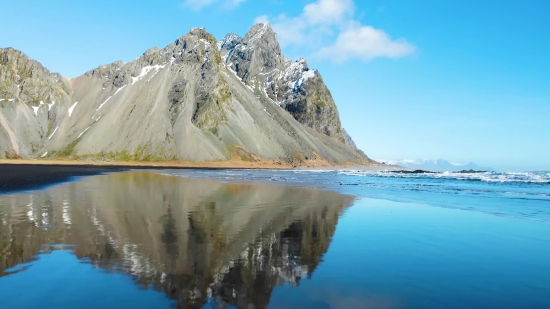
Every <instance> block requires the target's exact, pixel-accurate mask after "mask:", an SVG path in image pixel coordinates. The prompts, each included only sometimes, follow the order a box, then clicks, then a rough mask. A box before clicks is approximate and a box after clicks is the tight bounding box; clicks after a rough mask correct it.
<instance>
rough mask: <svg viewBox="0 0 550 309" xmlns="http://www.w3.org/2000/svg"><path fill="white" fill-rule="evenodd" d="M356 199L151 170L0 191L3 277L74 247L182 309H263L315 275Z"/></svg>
mask: <svg viewBox="0 0 550 309" xmlns="http://www.w3.org/2000/svg"><path fill="white" fill-rule="evenodd" d="M352 202H353V197H351V196H347V195H341V194H337V193H334V192H329V191H320V190H311V189H299V188H288V187H281V186H257V185H244V184H226V183H219V182H215V181H211V180H200V179H184V178H179V177H170V176H162V175H158V174H155V173H152V172H128V173H118V174H110V175H101V176H94V177H89V178H85V179H83V180H80V181H77V182H71V183H66V184H63V185H59V186H56V187H51V188H48V189H46V190H42V191H36V192H31V193H25V194H14V195H5V196H1V197H0V277H2V276H6V275H10V274H13V272H8V271H7V270H8V269H10V268H12V267H14V266H17V265H19V264H23V263H28V262H30V261H32V260H33V259H35V258H36V255H37V254H38V253H39V252H40V253H44V252H46V253H47V251H48V250H56V248H58V245H59V244H67V245H71V247H70V248H71V249H72V250H74V254H75V255H76V256H77V257H78V258H79V259H81V260H82V261H84V262H86V263H91V264H92V265H94V266H96V267H99V268H101V269H103V270H105V271H108V272H116V273H124V274H127V275H130V276H132V278H133V279H134V282H135V283H136V284H138V285H139V286H142V287H144V288H147V287H152V288H154V289H155V290H158V291H162V292H164V293H165V294H166V295H167V296H168V297H169V298H170V299H173V300H175V301H177V303H178V306H179V307H182V308H200V307H202V306H204V305H205V304H206V303H207V302H209V303H210V304H214V305H215V307H217V308H218V307H219V308H224V307H228V306H230V305H233V306H236V307H239V308H245V307H246V308H264V307H266V306H267V305H268V304H269V301H270V297H271V293H272V291H273V289H274V288H275V286H277V285H282V284H285V285H299V284H300V281H301V280H303V279H306V278H308V277H310V276H311V275H312V273H313V272H314V271H315V269H316V267H318V265H319V263H320V262H321V260H322V256H323V254H324V253H326V252H327V250H328V247H329V245H330V242H331V239H332V236H333V235H334V232H335V229H336V225H337V222H338V218H339V216H340V215H341V213H342V212H343V211H344V209H345V208H346V207H348V206H349V205H350V204H351V203H352ZM62 247H63V246H62ZM63 248H65V249H66V247H63ZM19 271H24V268H21V269H20V270H19Z"/></svg>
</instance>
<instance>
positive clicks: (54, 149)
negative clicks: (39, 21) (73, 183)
mask: <svg viewBox="0 0 550 309" xmlns="http://www.w3.org/2000/svg"><path fill="white" fill-rule="evenodd" d="M6 59H8V60H6ZM0 61H3V63H7V64H6V65H4V64H3V65H2V66H0V86H1V87H0V95H2V96H0V122H1V123H0V157H16V156H20V157H28V158H37V157H42V158H72V159H94V158H99V159H101V160H104V159H111V160H122V161H126V160H161V161H163V160H190V161H219V160H228V159H231V158H234V157H235V156H236V157H237V158H239V157H240V158H242V159H243V160H248V161H255V160H273V161H277V162H286V163H291V164H298V163H305V164H308V163H307V162H308V161H310V160H316V159H321V160H326V162H331V163H342V162H369V159H368V158H367V157H366V156H365V155H364V154H362V153H360V152H358V151H357V150H355V149H353V148H351V147H348V146H347V145H351V144H350V143H346V144H345V143H344V142H346V139H344V136H343V134H342V131H341V124H340V119H339V116H338V110H337V108H336V105H335V104H334V101H333V100H332V96H331V94H330V92H329V91H328V89H327V87H326V85H325V84H324V82H323V79H322V78H321V75H320V74H319V72H318V71H316V70H313V69H310V68H309V66H308V63H307V61H306V60H305V59H303V58H301V59H298V60H297V61H291V60H289V59H287V58H285V57H284V55H283V54H282V52H281V49H280V45H279V43H278V41H277V35H276V33H275V32H274V31H273V30H272V29H271V27H270V26H269V24H257V25H254V26H253V27H252V28H251V29H250V31H248V33H247V34H246V35H245V37H244V38H241V37H240V36H238V35H236V34H234V33H229V34H228V35H227V36H226V37H225V38H224V39H222V40H220V42H217V41H216V39H215V38H214V37H213V36H212V35H211V34H210V33H208V32H206V30H205V29H204V28H193V29H191V30H190V31H189V32H188V33H186V34H184V35H183V36H181V37H180V38H178V39H177V40H175V41H174V42H173V43H171V44H169V45H167V46H166V47H164V48H162V49H159V48H157V47H153V48H150V49H148V50H147V51H145V52H144V53H143V54H142V55H141V56H139V57H138V58H136V59H135V60H133V61H130V62H122V61H116V62H113V63H111V64H107V65H101V66H99V67H97V68H95V69H93V70H91V71H88V72H87V73H86V74H84V75H82V76H80V77H77V78H74V79H71V80H70V82H69V81H67V80H64V79H63V78H62V77H61V76H60V75H58V74H53V73H50V72H49V71H48V70H47V69H45V68H43V67H42V66H41V65H40V64H39V63H38V62H36V61H34V60H31V59H29V58H28V57H26V56H24V54H22V53H20V52H18V51H15V50H13V49H2V50H0ZM14 63H17V65H14ZM31 89H33V90H32V91H31ZM2 91H3V92H2ZM12 97H13V98H12ZM6 98H8V99H10V100H12V101H13V100H16V103H17V102H18V101H23V102H24V103H28V104H11V102H10V101H5V100H4V101H3V100H2V99H6ZM54 98H55V104H54ZM29 105H30V106H29ZM31 107H32V108H31ZM29 123H32V124H29Z"/></svg>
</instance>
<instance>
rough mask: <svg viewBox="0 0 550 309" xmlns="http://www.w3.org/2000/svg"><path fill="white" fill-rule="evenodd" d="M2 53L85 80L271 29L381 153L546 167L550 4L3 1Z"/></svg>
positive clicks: (350, 125)
mask: <svg viewBox="0 0 550 309" xmlns="http://www.w3.org/2000/svg"><path fill="white" fill-rule="evenodd" d="M1 7H2V12H3V14H2V15H3V31H2V35H1V36H0V47H7V46H11V47H14V48H17V49H19V50H22V51H23V52H25V53H26V54H28V55H29V56H30V57H32V58H34V59H36V60H38V61H40V62H41V63H42V64H43V65H45V66H46V67H47V68H49V69H50V70H52V71H56V72H60V73H61V74H63V75H64V76H67V77H75V76H78V75H80V74H82V73H84V72H86V71H87V70H90V69H92V68H95V67H97V66H98V65H100V64H104V63H110V62H113V61H115V60H124V61H130V60H132V59H135V58H136V57H138V56H139V55H141V54H142V53H143V52H144V51H145V50H146V49H148V48H150V47H152V46H159V47H163V46H165V45H167V44H169V43H171V42H172V41H174V40H175V39H177V38H178V37H180V36H181V35H183V34H184V33H186V32H188V31H189V29H190V28H191V27H197V26H204V27H206V29H207V30H208V31H209V32H211V33H213V34H214V36H216V38H218V39H219V38H222V37H223V36H224V35H225V33H227V32H230V31H232V32H235V33H237V34H240V35H244V34H245V33H246V31H247V30H248V29H249V28H250V27H251V26H252V24H253V23H254V22H255V21H269V22H270V24H271V25H272V26H273V28H274V29H275V30H276V31H277V32H278V34H279V39H280V41H281V43H282V45H283V52H284V53H285V54H286V55H287V57H290V58H293V59H296V58H298V57H305V58H307V59H308V63H309V65H310V67H312V68H315V69H318V70H319V71H320V73H321V75H322V76H323V78H324V80H325V82H326V84H327V85H328V87H329V89H330V90H331V92H332V95H333V97H334V99H335V101H336V104H337V105H338V108H339V110H340V116H341V118H342V123H343V126H344V127H345V128H346V130H347V131H348V132H349V133H350V135H351V136H352V137H353V138H354V139H355V141H356V143H357V144H358V146H359V147H360V148H361V149H363V150H364V151H365V152H366V153H367V154H368V155H369V156H370V157H372V158H375V159H404V158H407V159H417V158H431V159H437V158H445V159H449V160H452V161H475V162H476V163H478V164H480V165H482V166H492V167H494V168H497V169H502V170H542V169H544V170H550V159H549V157H550V121H549V118H550V60H549V59H550V56H549V55H550V40H549V31H550V18H548V12H550V1H545V0H540V1H529V0H526V1H519V0H517V1H512V0H502V1H494V0H477V1H454V0H447V1H440V0H421V1H412V0H411V1H407V0H387V1H358V0H355V1H353V0H293V1H287V0H262V1H260V0H193V1H186V0H183V1H182V0H180V1H156V2H152V1H136V0H134V1H126V0H119V1H75V0H72V1H68V0H66V1H65V0H52V1H24V0H19V1H2V3H1Z"/></svg>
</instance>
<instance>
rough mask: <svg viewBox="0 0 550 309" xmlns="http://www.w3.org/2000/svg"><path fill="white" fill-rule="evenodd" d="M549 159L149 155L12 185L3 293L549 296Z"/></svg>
mask: <svg viewBox="0 0 550 309" xmlns="http://www.w3.org/2000/svg"><path fill="white" fill-rule="evenodd" d="M549 221H550V172H529V173H527V172H526V173H497V172H486V173H398V172H384V171H379V172H374V171H357V170H341V171H328V170H327V171H321V170H316V171H309V170H170V169H164V170H149V171H130V172H119V173H106V174H102V175H97V176H87V177H75V178H73V179H71V180H70V181H67V182H64V183H57V184H51V185H48V186H45V187H41V188H35V189H32V190H25V191H13V192H7V193H3V194H1V195H0V298H1V299H2V308H38V307H40V308H74V307H78V308H98V307H100V308H125V307H137V308H173V307H178V308H550V296H549V295H550V222H549Z"/></svg>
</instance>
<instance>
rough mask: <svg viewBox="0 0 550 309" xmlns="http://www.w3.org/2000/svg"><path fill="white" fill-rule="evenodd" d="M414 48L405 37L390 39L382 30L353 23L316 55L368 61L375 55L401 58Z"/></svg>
mask: <svg viewBox="0 0 550 309" xmlns="http://www.w3.org/2000/svg"><path fill="white" fill-rule="evenodd" d="M414 50H415V47H414V46H413V45H411V44H409V43H408V42H407V41H406V40H405V39H398V40H392V39H391V38H390V37H389V36H388V35H387V34H386V33H385V32H384V31H382V30H378V29H375V28H373V27H371V26H363V25H360V24H354V25H353V26H351V27H349V28H348V29H346V30H343V31H342V32H340V34H339V35H338V38H337V39H336V42H335V43H334V44H332V45H330V46H326V47H323V48H322V49H321V50H320V51H319V53H318V54H317V56H319V57H321V58H324V59H331V60H334V61H336V62H343V61H346V60H349V59H353V58H356V59H362V60H365V61H369V60H372V59H374V58H377V57H388V58H401V57H403V56H406V55H409V54H411V53H412V52H414Z"/></svg>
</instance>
